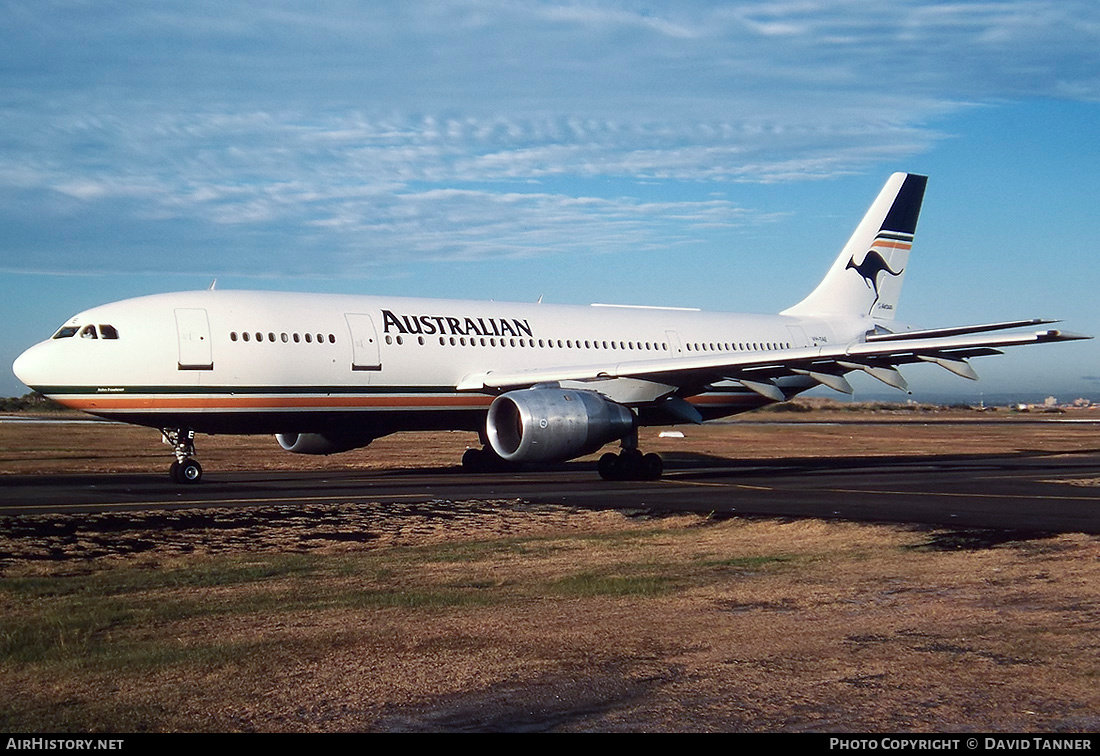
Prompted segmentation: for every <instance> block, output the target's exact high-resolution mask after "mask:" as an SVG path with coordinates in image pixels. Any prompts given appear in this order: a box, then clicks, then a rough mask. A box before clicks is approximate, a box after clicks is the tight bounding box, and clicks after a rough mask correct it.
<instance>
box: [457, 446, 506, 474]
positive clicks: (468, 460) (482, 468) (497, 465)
mask: <svg viewBox="0 0 1100 756" xmlns="http://www.w3.org/2000/svg"><path fill="white" fill-rule="evenodd" d="M462 469H463V470H465V471H466V472H503V471H505V470H513V469H515V465H514V463H512V462H508V461H507V460H505V459H502V458H501V457H500V456H499V455H498V454H497V453H496V452H495V451H493V449H492V447H491V446H486V447H485V448H484V449H473V448H471V449H467V450H466V451H465V452H463V453H462Z"/></svg>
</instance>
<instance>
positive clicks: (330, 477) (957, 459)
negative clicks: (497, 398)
mask: <svg viewBox="0 0 1100 756" xmlns="http://www.w3.org/2000/svg"><path fill="white" fill-rule="evenodd" d="M594 468H595V466H594V465H592V464H591V463H571V464H567V465H561V466H559V467H557V468H555V469H552V470H541V471H520V472H507V473H480V474H470V473H464V472H462V471H460V470H457V469H455V468H447V469H438V470H417V471H391V472H354V471H344V470H339V471H338V470H334V471H332V472H273V471H257V472H246V473H236V472H235V473H228V472H227V473H219V472H218V471H208V472H207V475H206V477H205V479H204V480H203V482H202V483H200V484H198V485H193V486H181V485H179V484H175V483H173V482H171V481H170V480H169V479H168V477H167V475H140V474H116V475H71V476H69V475H58V476H21V475H20V476H11V475H9V476H0V515H17V514H43V513H61V512H65V513H74V512H103V511H113V512H120V511H126V510H138V509H179V508H207V507H247V506H257V505H272V504H318V503H325V502H332V503H347V502H364V503H369V502H379V503H386V502H420V503H423V504H425V506H429V507H433V508H435V507H438V508H441V509H445V508H446V507H447V506H448V503H449V502H456V501H472V500H494V499H495V500H500V499H507V500H523V501H527V502H531V503H552V504H561V505H566V506H573V507H580V508H596V509H605V508H614V509H625V510H639V511H648V512H677V511H692V512H707V513H709V512H714V513H719V514H732V515H742V516H781V517H820V518H834V519H845V520H854V521H863V522H876V521H878V522H904V523H921V524H932V525H940V526H948V527H960V528H998V529H1011V530H1024V531H1035V532H1086V533H1100V451H1096V450H1090V451H1085V452H1078V453H1068V454H1066V453H1062V454H1047V453H1035V452H1027V453H1013V454H1003V455H950V456H933V457H868V458H832V459H822V458H805V459H802V458H789V459H781V460H773V461H744V462H737V461H731V460H727V459H720V458H709V457H703V456H697V455H672V456H669V457H666V472H665V477H664V478H662V479H661V480H660V481H655V482H608V481H603V480H601V479H600V478H599V477H598V476H597V475H596V473H595V469H594Z"/></svg>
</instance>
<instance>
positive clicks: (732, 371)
mask: <svg viewBox="0 0 1100 756" xmlns="http://www.w3.org/2000/svg"><path fill="white" fill-rule="evenodd" d="M1050 322H1054V321H1049V320H1029V321H1012V322H1007V323H991V324H983V325H979V326H959V327H955V328H944V329H931V330H923V331H910V332H901V333H883V334H874V333H872V334H869V335H868V336H867V337H866V340H865V341H860V342H853V343H849V344H843V345H826V346H814V347H802V348H795V349H782V350H775V351H753V352H720V353H711V354H705V355H704V354H698V355H691V356H680V357H666V358H662V359H656V360H625V361H619V362H608V363H603V364H594V365H582V366H576V367H561V368H537V369H532V370H521V371H512V372H494V371H488V372H483V373H475V374H471V375H469V376H467V377H465V378H464V379H463V380H462V381H461V382H460V383H459V384H458V386H457V389H458V390H459V391H482V392H484V391H489V392H500V391H508V390H512V389H521V388H527V387H530V386H534V385H536V384H540V383H552V382H561V381H600V380H607V379H611V378H635V379H643V380H650V381H653V382H656V383H661V384H665V385H668V386H671V387H675V388H676V389H684V390H686V393H689V394H690V393H694V392H699V391H703V390H704V387H705V386H706V385H707V384H709V383H713V382H715V381H723V380H729V381H738V382H740V383H741V384H742V385H744V386H745V387H746V388H748V389H751V390H752V391H755V392H757V393H759V394H761V395H763V396H766V397H768V398H770V399H773V400H775V401H783V400H784V399H786V398H787V397H786V395H785V394H784V393H783V391H782V389H781V388H780V387H779V386H778V385H777V384H776V383H775V379H777V378H782V377H785V376H794V375H798V376H808V377H810V378H813V379H814V380H816V381H817V382H818V383H820V384H822V385H825V386H828V387H830V388H833V389H835V390H837V391H842V392H844V393H851V392H852V387H851V385H850V384H849V383H848V381H847V379H846V378H845V377H844V376H845V374H847V373H849V372H852V371H854V370H861V371H863V372H866V373H867V374H868V375H871V376H872V377H874V378H877V379H878V380H880V381H882V382H883V383H886V384H888V385H890V386H894V387H895V388H899V389H901V390H903V391H907V390H908V385H907V384H906V382H905V379H904V378H903V377H902V375H901V373H900V372H899V371H898V369H897V366H898V365H904V364H910V363H916V362H931V363H933V364H936V365H939V366H940V367H942V368H944V369H946V370H949V371H951V372H953V373H955V374H957V375H961V376H963V377H965V378H970V379H977V377H978V376H977V373H975V372H974V369H973V368H972V367H971V366H970V364H969V363H968V362H967V360H968V359H969V358H971V357H979V356H984V355H991V354H1000V353H1001V351H1000V350H1001V348H1002V347H1008V346H1018V345H1021V344H1042V343H1048V342H1054V341H1074V340H1077V339H1087V338H1091V337H1090V336H1083V335H1080V334H1076V333H1070V332H1067V331H1059V330H1043V331H1033V332H1016V333H1005V334H997V335H991V334H990V331H994V330H1001V329H1008V328H1018V327H1019V326H1020V325H1022V324H1034V323H1050Z"/></svg>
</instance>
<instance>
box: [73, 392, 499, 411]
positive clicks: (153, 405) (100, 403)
mask: <svg viewBox="0 0 1100 756" xmlns="http://www.w3.org/2000/svg"><path fill="white" fill-rule="evenodd" d="M58 401H60V402H61V403H62V404H64V405H65V406H67V407H72V408H73V409H79V410H125V409H130V410H160V409H171V410H211V409H275V410H278V409H342V408H349V407H350V408H355V407H362V408H372V407H379V408H386V409H401V408H410V409H428V408H433V407H438V408H440V409H453V408H456V407H459V408H465V407H477V408H480V407H488V406H489V404H491V403H492V401H493V397H491V396H475V395H471V396H430V397H429V396H310V397H289V396H242V397H224V396H218V397H193V396H188V397H164V396H146V397H113V396H112V397H96V398H94V399H81V398H70V397H65V398H60V399H59V400H58Z"/></svg>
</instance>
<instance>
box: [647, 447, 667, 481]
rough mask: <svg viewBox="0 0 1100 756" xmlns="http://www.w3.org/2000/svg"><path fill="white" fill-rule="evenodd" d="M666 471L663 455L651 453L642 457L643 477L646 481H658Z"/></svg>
mask: <svg viewBox="0 0 1100 756" xmlns="http://www.w3.org/2000/svg"><path fill="white" fill-rule="evenodd" d="M664 471H665V462H664V460H663V459H661V455H659V454H654V453H652V452H650V453H649V454H647V455H645V456H644V457H642V475H643V476H644V478H643V479H644V480H657V479H658V478H660V477H661V473H663V472H664Z"/></svg>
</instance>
